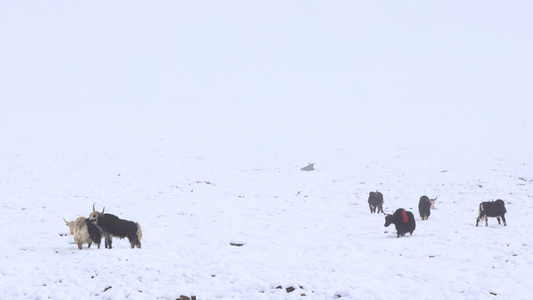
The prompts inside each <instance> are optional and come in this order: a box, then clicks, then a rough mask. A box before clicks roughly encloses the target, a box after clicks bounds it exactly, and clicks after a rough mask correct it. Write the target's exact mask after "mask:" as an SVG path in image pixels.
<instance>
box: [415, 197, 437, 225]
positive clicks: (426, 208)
mask: <svg viewBox="0 0 533 300" xmlns="http://www.w3.org/2000/svg"><path fill="white" fill-rule="evenodd" d="M437 198H438V197H437ZM437 198H435V199H429V197H428V196H426V195H424V196H422V197H420V201H418V212H419V213H420V218H422V220H427V219H428V218H429V215H430V214H431V210H430V209H435V200H437Z"/></svg>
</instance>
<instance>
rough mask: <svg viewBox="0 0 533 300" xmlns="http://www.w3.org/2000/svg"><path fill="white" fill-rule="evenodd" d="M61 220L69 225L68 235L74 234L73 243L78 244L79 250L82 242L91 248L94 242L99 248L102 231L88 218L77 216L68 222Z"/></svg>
mask: <svg viewBox="0 0 533 300" xmlns="http://www.w3.org/2000/svg"><path fill="white" fill-rule="evenodd" d="M63 221H65V223H66V224H67V226H68V227H69V229H70V235H73V236H74V243H76V244H78V249H80V250H81V247H82V245H83V244H87V247H88V248H91V244H92V243H95V244H96V246H97V247H98V249H100V242H101V241H102V233H101V232H100V229H98V227H96V225H94V224H93V223H92V222H91V221H90V220H89V219H86V218H84V217H79V218H77V219H76V220H74V221H70V222H68V221H67V220H65V218H63Z"/></svg>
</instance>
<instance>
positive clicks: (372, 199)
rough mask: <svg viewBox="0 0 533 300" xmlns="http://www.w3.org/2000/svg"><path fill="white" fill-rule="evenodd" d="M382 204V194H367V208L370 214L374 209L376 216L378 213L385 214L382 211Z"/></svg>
mask: <svg viewBox="0 0 533 300" xmlns="http://www.w3.org/2000/svg"><path fill="white" fill-rule="evenodd" d="M383 203H384V201H383V194H382V193H380V192H378V191H375V192H370V193H368V206H369V207H370V213H371V214H373V213H375V212H376V208H377V210H378V214H379V213H380V212H382V213H383V214H385V212H384V211H383Z"/></svg>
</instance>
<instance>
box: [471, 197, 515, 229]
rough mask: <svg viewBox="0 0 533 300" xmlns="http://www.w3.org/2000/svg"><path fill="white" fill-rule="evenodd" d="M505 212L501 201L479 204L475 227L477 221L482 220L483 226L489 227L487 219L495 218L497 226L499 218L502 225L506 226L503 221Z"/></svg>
mask: <svg viewBox="0 0 533 300" xmlns="http://www.w3.org/2000/svg"><path fill="white" fill-rule="evenodd" d="M506 212H507V210H506V209H505V203H504V202H503V200H501V199H498V200H496V201H493V202H481V203H480V204H479V214H478V217H477V220H476V226H477V225H478V224H479V221H480V220H483V219H485V226H489V221H488V218H496V219H497V220H498V224H501V222H500V218H502V220H503V225H504V226H507V222H506V221H505V213H506Z"/></svg>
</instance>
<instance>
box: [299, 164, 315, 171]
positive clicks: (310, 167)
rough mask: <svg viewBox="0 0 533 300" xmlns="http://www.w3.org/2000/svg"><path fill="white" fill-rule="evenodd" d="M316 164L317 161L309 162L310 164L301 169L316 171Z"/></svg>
mask: <svg viewBox="0 0 533 300" xmlns="http://www.w3.org/2000/svg"><path fill="white" fill-rule="evenodd" d="M314 165H315V163H309V165H307V166H305V167H303V168H301V169H300V170H302V171H314V170H315V168H314Z"/></svg>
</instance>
